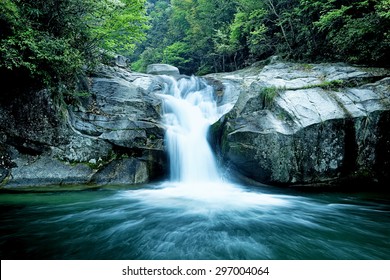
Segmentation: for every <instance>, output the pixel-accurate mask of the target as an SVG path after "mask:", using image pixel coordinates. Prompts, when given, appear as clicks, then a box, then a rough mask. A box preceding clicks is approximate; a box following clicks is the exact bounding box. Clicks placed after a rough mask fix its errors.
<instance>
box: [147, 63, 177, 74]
mask: <svg viewBox="0 0 390 280" xmlns="http://www.w3.org/2000/svg"><path fill="white" fill-rule="evenodd" d="M146 73H148V74H152V75H168V76H179V75H180V72H179V69H178V68H177V67H175V66H172V65H169V64H150V65H148V67H147V68H146Z"/></svg>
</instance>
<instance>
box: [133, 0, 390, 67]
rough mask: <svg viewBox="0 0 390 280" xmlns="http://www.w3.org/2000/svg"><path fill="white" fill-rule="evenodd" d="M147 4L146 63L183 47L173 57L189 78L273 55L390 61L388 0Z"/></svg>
mask: <svg viewBox="0 0 390 280" xmlns="http://www.w3.org/2000/svg"><path fill="white" fill-rule="evenodd" d="M149 2H153V4H152V5H151V9H150V11H149V14H150V16H151V22H152V28H151V30H150V31H149V34H153V36H154V38H157V39H153V40H152V42H153V44H149V45H148V43H147V42H146V43H145V44H143V45H140V46H139V49H138V50H139V52H140V53H143V52H145V53H146V55H143V54H142V55H141V56H140V57H141V60H143V64H144V65H145V64H146V59H144V57H147V58H148V60H147V61H148V62H149V63H158V62H163V61H168V60H167V59H166V58H165V57H164V53H165V49H166V48H169V49H171V48H172V46H175V47H174V49H176V50H177V46H176V45H175V44H176V43H177V42H180V44H182V43H184V44H186V45H187V49H186V50H185V51H183V50H182V49H180V52H178V51H176V52H174V53H175V60H177V61H178V63H179V64H180V65H182V64H181V63H180V61H182V60H183V61H186V63H185V67H183V68H185V71H186V72H187V73H206V72H213V71H214V72H215V71H231V70H235V69H238V68H241V67H244V66H246V65H248V64H251V63H253V62H255V61H258V60H263V59H266V58H267V57H269V56H271V55H274V54H277V55H280V56H282V57H286V58H289V59H295V60H299V61H313V62H316V61H345V62H350V63H360V64H370V65H382V66H386V65H388V61H390V57H389V54H390V33H389V30H390V1H389V0H356V1H347V0H332V1H328V0H315V1H312V0H262V1H258V0H235V1H233V0H231V1H222V0H181V1H179V0H171V1H169V0H157V1H149ZM169 4H170V5H169ZM156 36H157V37H156ZM149 40H151V38H150V36H149V35H148V41H149ZM171 51H172V50H169V51H168V53H171ZM179 57H180V59H179ZM188 60H190V61H188ZM180 65H179V68H181V67H182V66H180ZM181 70H184V69H181Z"/></svg>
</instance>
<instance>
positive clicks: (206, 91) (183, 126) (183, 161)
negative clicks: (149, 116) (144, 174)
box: [161, 77, 224, 183]
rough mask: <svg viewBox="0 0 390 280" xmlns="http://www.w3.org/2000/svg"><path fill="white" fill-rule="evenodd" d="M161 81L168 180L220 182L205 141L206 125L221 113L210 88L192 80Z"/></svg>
mask: <svg viewBox="0 0 390 280" xmlns="http://www.w3.org/2000/svg"><path fill="white" fill-rule="evenodd" d="M164 81H165V89H164V94H163V95H161V97H162V98H163V100H164V112H165V113H164V123H165V125H166V143H167V149H168V153H169V159H170V172H171V181H173V182H182V183H200V182H202V183H212V182H218V181H220V176H219V172H218V168H217V164H216V160H215V158H214V155H213V152H212V150H211V148H210V145H209V143H208V141H207V133H208V129H209V127H210V125H211V124H212V123H214V122H215V121H217V120H218V119H219V117H220V116H221V115H222V114H223V113H224V112H223V111H222V112H221V110H219V109H221V108H218V107H217V104H216V102H215V100H214V91H213V88H212V87H211V86H209V85H207V84H206V83H205V82H204V81H202V80H201V79H199V78H195V77H191V79H180V80H179V81H176V80H175V79H173V78H170V77H164Z"/></svg>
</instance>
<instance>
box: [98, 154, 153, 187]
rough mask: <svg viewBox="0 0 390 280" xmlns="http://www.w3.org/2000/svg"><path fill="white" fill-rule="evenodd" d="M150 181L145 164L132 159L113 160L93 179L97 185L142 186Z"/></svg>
mask: <svg viewBox="0 0 390 280" xmlns="http://www.w3.org/2000/svg"><path fill="white" fill-rule="evenodd" d="M149 179H150V175H149V172H148V166H147V163H146V162H144V161H140V160H137V159H134V158H125V159H121V160H114V161H112V162H110V163H109V164H108V165H107V166H104V168H102V169H101V170H99V171H98V172H97V173H96V174H95V175H94V176H93V177H92V182H93V183H95V184H97V185H126V184H127V185H129V184H144V183H147V182H148V181H149Z"/></svg>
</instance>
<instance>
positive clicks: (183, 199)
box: [136, 76, 288, 213]
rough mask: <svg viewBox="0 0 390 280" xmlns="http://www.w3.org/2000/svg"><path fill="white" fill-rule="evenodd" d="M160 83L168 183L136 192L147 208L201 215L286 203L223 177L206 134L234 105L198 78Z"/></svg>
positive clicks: (172, 79)
mask: <svg viewBox="0 0 390 280" xmlns="http://www.w3.org/2000/svg"><path fill="white" fill-rule="evenodd" d="M161 78H162V79H163V81H164V85H165V86H164V88H163V93H162V94H159V96H160V97H161V98H162V99H163V101H164V120H163V121H164V125H165V127H166V136H165V137H166V143H167V150H168V154H169V161H170V181H169V182H166V183H164V184H162V186H161V188H160V189H157V190H156V189H146V190H140V191H139V192H137V193H136V194H138V195H140V196H142V201H143V202H144V203H148V204H158V205H160V206H166V207H168V208H172V207H176V208H182V209H183V210H186V211H190V212H197V213H198V212H202V211H204V210H205V211H206V212H209V211H211V210H219V209H226V208H234V209H237V208H240V209H241V208H243V207H244V208H245V207H258V206H261V207H263V206H269V205H286V204H288V203H287V201H285V200H284V199H283V198H282V196H274V195H268V194H261V193H253V192H249V191H247V190H245V189H244V188H243V187H242V186H238V185H235V184H232V183H230V182H228V181H227V180H226V179H224V178H223V177H222V176H221V174H222V173H221V172H220V170H219V168H218V165H217V162H216V159H215V156H214V154H213V151H212V149H211V147H210V144H209V143H208V141H207V134H208V130H209V127H210V125H211V124H213V123H215V122H216V121H217V120H218V119H219V118H220V117H221V116H222V115H224V114H225V113H227V112H228V111H229V110H230V109H231V108H232V104H230V103H227V104H224V105H222V106H218V105H217V102H216V100H215V94H214V89H213V88H212V87H211V86H209V85H208V84H206V82H205V81H203V80H202V79H200V78H197V77H191V78H183V79H180V80H178V81H177V80H175V79H174V78H172V77H168V76H162V77H161Z"/></svg>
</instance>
